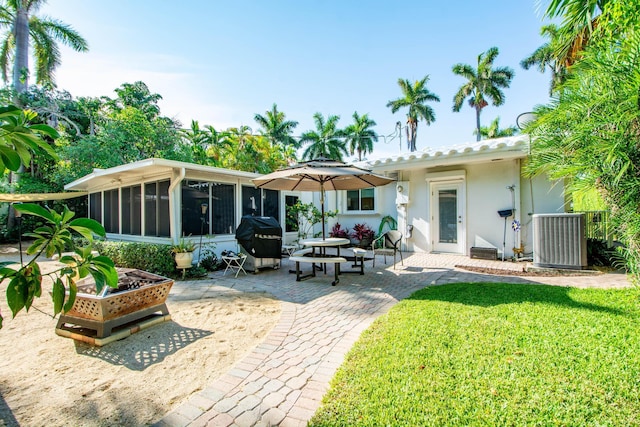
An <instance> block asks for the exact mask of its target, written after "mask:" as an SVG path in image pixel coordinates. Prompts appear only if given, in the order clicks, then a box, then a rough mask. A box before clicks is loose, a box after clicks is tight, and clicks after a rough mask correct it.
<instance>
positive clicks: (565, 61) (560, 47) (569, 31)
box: [544, 0, 610, 69]
mask: <svg viewBox="0 0 640 427" xmlns="http://www.w3.org/2000/svg"><path fill="white" fill-rule="evenodd" d="M609 2H610V0H551V1H550V2H549V4H548V6H547V9H546V10H545V13H544V17H546V18H550V19H554V18H559V17H561V18H562V24H561V26H560V28H559V30H558V32H557V33H556V35H555V37H552V40H553V43H552V46H553V56H554V62H555V63H556V64H558V65H559V66H560V67H563V68H565V69H568V68H569V67H571V66H572V65H573V64H574V63H575V62H577V61H578V60H580V58H581V56H582V52H583V51H584V49H585V48H586V46H587V45H588V43H589V41H590V39H591V35H592V33H593V32H594V30H595V29H596V28H597V27H598V25H599V24H598V20H599V16H600V14H601V12H602V11H603V10H604V8H605V6H606V5H607V3H609Z"/></svg>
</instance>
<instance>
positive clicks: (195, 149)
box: [179, 120, 210, 165]
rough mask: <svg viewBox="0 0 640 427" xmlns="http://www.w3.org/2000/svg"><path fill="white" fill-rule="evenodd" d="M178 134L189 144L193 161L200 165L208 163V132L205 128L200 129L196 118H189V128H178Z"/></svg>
mask: <svg viewBox="0 0 640 427" xmlns="http://www.w3.org/2000/svg"><path fill="white" fill-rule="evenodd" d="M179 134H180V136H182V138H183V139H184V140H185V141H186V142H187V144H188V145H189V146H190V149H191V153H192V154H193V160H194V162H195V163H197V164H200V165H206V164H208V163H209V158H208V156H207V150H208V148H209V142H210V139H209V136H210V134H209V132H207V130H206V129H202V128H201V127H200V123H199V122H198V121H197V120H191V127H190V128H189V129H180V132H179Z"/></svg>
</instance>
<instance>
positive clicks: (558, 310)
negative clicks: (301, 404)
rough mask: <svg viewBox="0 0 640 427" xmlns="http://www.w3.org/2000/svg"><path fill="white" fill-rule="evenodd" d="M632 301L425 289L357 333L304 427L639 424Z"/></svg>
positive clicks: (518, 290) (638, 308)
mask: <svg viewBox="0 0 640 427" xmlns="http://www.w3.org/2000/svg"><path fill="white" fill-rule="evenodd" d="M639 298H640V293H639V292H638V290H637V289H626V290H600V289H574V288H562V287H554V286H544V285H517V284H506V283H473V284H471V283H458V284H451V285H443V286H433V287H428V288H425V289H423V290H421V291H418V292H416V293H415V294H414V295H412V296H411V297H410V298H408V299H406V300H404V301H402V302H400V303H399V304H398V305H397V306H395V307H394V308H393V309H392V310H391V311H390V312H389V313H388V314H387V315H385V316H383V317H381V318H379V319H377V320H376V321H375V322H374V324H373V325H372V326H371V327H370V328H369V329H368V330H367V331H365V332H364V333H363V335H362V337H361V338H360V340H359V341H358V343H356V345H355V346H354V348H353V349H352V350H351V351H350V353H349V354H348V355H347V357H346V359H345V362H344V364H343V365H342V367H341V368H340V369H339V371H338V372H337V374H336V375H335V377H334V379H333V381H332V383H331V389H330V391H329V392H328V393H327V395H326V396H325V398H324V400H323V403H322V406H321V407H320V409H319V410H318V411H317V412H316V414H315V416H314V417H313V419H312V420H311V422H310V423H309V425H310V426H332V427H335V426H432V425H436V426H461V425H465V426H469V425H472V426H473V425H483V426H484V425H490V426H495V425H500V426H505V425H514V426H515V425H517V426H524V425H539V426H551V425H560V426H568V425H571V426H574V425H581V426H583V425H585V426H588V425H591V426H622V425H639V424H640V338H639V336H640V331H639V328H638V320H639V314H640V313H639V312H640V299H639Z"/></svg>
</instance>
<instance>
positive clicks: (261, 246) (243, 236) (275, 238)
mask: <svg viewBox="0 0 640 427" xmlns="http://www.w3.org/2000/svg"><path fill="white" fill-rule="evenodd" d="M236 240H237V241H238V243H240V245H242V247H243V248H244V250H245V251H247V253H250V254H251V255H253V256H254V257H256V258H281V253H282V227H280V224H279V223H278V221H276V219H275V218H274V217H271V216H252V215H245V216H243V217H242V221H240V225H239V226H238V229H237V230H236Z"/></svg>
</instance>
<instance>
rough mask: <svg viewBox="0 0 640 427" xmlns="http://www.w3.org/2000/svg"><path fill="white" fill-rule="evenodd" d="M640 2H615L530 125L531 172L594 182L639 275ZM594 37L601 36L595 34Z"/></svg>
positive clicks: (574, 183)
mask: <svg viewBox="0 0 640 427" xmlns="http://www.w3.org/2000/svg"><path fill="white" fill-rule="evenodd" d="M637 16H640V4H638V3H637V2H625V1H610V2H608V3H607V5H606V6H605V9H604V12H603V14H602V15H600V17H599V19H598V22H599V26H598V28H597V29H595V30H594V31H595V32H594V37H592V39H591V41H590V42H589V45H588V46H587V47H586V48H585V50H584V51H583V52H582V55H581V58H580V60H579V61H578V62H576V63H575V64H574V65H572V67H571V70H570V73H569V75H568V77H567V81H566V82H565V83H564V84H563V85H562V86H561V87H560V89H559V91H558V94H557V96H556V97H555V98H554V99H553V100H552V102H551V103H549V104H548V105H546V106H542V107H539V108H537V109H536V115H537V120H536V121H534V122H532V123H531V124H530V125H529V127H528V129H527V131H528V132H530V133H531V134H532V135H533V137H534V139H533V141H534V143H533V146H532V159H531V161H530V163H529V166H528V170H529V171H530V173H534V174H540V173H546V174H548V175H549V176H550V177H551V178H552V179H564V180H567V182H568V183H569V185H570V189H572V190H588V189H590V188H596V189H597V191H598V193H599V194H600V196H601V197H602V199H603V200H604V202H605V204H606V205H607V207H608V208H609V210H610V212H611V217H610V218H611V221H612V224H613V225H614V226H615V227H616V230H617V235H618V236H619V237H620V239H621V240H622V243H623V244H624V249H623V253H624V255H625V257H626V259H627V267H628V269H629V270H630V271H631V272H632V273H633V275H634V277H635V278H636V280H637V279H638V278H640V217H639V216H638V204H639V203H640V178H639V177H640V174H639V173H638V171H639V169H640V154H639V153H640V152H639V151H638V144H637V141H638V140H639V139H640V104H639V102H638V87H640V74H639V73H638V69H640V23H639V22H638V20H637ZM596 36H597V37H596Z"/></svg>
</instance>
